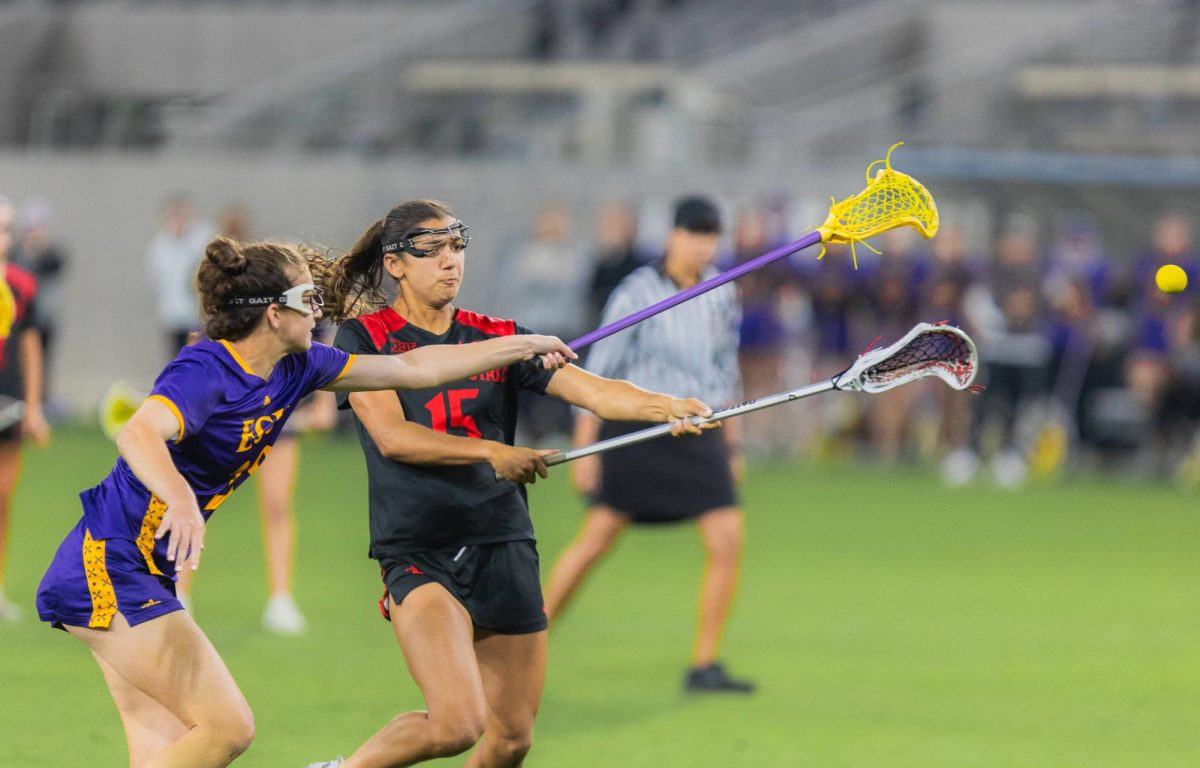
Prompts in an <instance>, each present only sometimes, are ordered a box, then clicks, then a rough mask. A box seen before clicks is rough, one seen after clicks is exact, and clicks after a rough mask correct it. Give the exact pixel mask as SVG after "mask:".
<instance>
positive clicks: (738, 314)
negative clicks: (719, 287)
mask: <svg viewBox="0 0 1200 768" xmlns="http://www.w3.org/2000/svg"><path fill="white" fill-rule="evenodd" d="M725 287H726V288H728V289H729V290H727V291H726V292H725V295H724V296H723V297H722V298H723V299H724V302H723V311H722V315H723V316H724V317H725V325H724V328H723V330H724V331H725V337H724V339H722V340H721V347H720V348H719V350H718V352H717V368H718V369H719V370H720V372H721V374H720V380H722V381H726V382H730V386H731V387H732V391H731V392H730V394H729V401H730V402H732V401H734V400H740V399H741V398H742V366H741V363H740V362H739V361H738V346H739V345H740V343H741V330H742V302H741V298H740V291H739V290H738V289H737V288H736V287H734V286H732V285H729V286H725Z"/></svg>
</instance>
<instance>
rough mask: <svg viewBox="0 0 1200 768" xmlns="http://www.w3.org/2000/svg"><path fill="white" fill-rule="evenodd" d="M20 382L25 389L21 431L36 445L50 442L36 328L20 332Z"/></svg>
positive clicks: (40, 342) (39, 346)
mask: <svg viewBox="0 0 1200 768" xmlns="http://www.w3.org/2000/svg"><path fill="white" fill-rule="evenodd" d="M20 351H21V378H22V379H23V381H22V382H21V383H22V384H23V385H24V389H25V393H24V394H25V397H24V399H25V417H24V419H23V429H24V430H26V431H27V433H28V434H29V436H30V437H32V438H33V441H34V442H35V443H37V444H38V445H45V444H46V443H47V442H48V441H49V440H50V427H49V425H47V424H46V418H45V415H44V414H43V412H42V375H43V369H42V366H43V364H44V361H43V357H42V336H41V334H40V333H39V332H38V331H37V329H36V328H26V329H25V330H24V331H22V332H21V338H20Z"/></svg>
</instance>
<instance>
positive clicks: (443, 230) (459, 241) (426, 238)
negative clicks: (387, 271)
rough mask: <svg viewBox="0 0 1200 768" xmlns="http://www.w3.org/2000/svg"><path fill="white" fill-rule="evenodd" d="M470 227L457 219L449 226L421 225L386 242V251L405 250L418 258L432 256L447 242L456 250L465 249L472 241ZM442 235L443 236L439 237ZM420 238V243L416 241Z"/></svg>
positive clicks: (384, 249)
mask: <svg viewBox="0 0 1200 768" xmlns="http://www.w3.org/2000/svg"><path fill="white" fill-rule="evenodd" d="M468 229H469V227H468V226H467V225H466V224H463V223H462V221H459V220H455V222H454V223H453V224H451V225H450V226H448V227H438V228H436V229H430V228H428V227H421V228H420V229H410V230H408V231H407V232H405V233H404V234H403V235H401V236H400V239H399V240H396V241H394V242H390V243H384V245H383V252H384V253H396V252H398V251H403V252H404V253H407V254H411V255H413V256H416V257H418V258H424V257H426V256H432V255H433V254H435V253H437V252H438V251H440V250H441V249H442V248H443V247H445V245H446V244H447V243H449V244H450V247H451V248H453V249H454V250H456V251H462V250H465V249H466V247H467V244H468V243H470V242H471V236H470V235H468V234H467V230H468ZM439 236H442V237H439ZM418 238H420V239H421V243H420V245H418V244H417V243H415V242H414V241H415V240H416V239H418Z"/></svg>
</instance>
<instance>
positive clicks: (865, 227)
mask: <svg viewBox="0 0 1200 768" xmlns="http://www.w3.org/2000/svg"><path fill="white" fill-rule="evenodd" d="M903 143H904V142H902V141H901V142H898V143H896V144H893V145H892V146H891V147H890V148H889V149H888V151H887V156H886V157H884V158H883V159H882V160H876V161H875V162H873V163H871V164H870V165H868V166H867V173H866V177H867V188H866V189H864V190H863V191H862V192H859V193H858V194H857V195H854V196H853V197H848V198H846V199H845V200H841V201H839V202H835V203H833V204H832V205H831V206H830V208H829V216H828V218H826V219H825V223H824V224H822V225H821V226H819V227H817V231H819V232H820V233H821V242H823V243H849V244H850V251H851V253H852V254H853V253H854V245H855V243H859V242H862V241H863V240H865V239H866V238H868V237H872V236H874V235H878V234H879V233H880V232H886V231H887V230H889V229H895V228H896V227H900V226H910V227H912V228H913V229H915V230H917V231H918V232H920V233H921V234H922V235H923V236H924V237H925V238H926V239H928V238H931V237H933V236H934V235H936V234H937V231H938V211H937V204H936V203H934V201H933V195H931V194H929V190H927V189H925V186H924V185H923V184H921V182H919V181H917V180H916V179H914V178H913V177H912V176H909V175H907V174H904V173H900V172H899V171H897V170H895V169H893V168H892V152H893V151H894V150H895V149H896V147H898V146H900V145H901V144H903ZM880 163H882V164H883V167H882V168H880V169H879V170H878V171H876V173H875V178H871V170H872V169H873V168H874V167H875V166H877V165H879V164H880ZM863 245H866V246H867V247H868V248H871V246H870V245H868V244H867V243H863ZM871 250H873V251H874V250H875V249H874V248H871ZM876 253H878V251H876ZM824 255H825V251H824V249H822V250H821V254H820V256H818V257H817V258H821V257H823V256H824ZM854 266H855V267H856V268H857V267H858V258H857V256H855V259H854Z"/></svg>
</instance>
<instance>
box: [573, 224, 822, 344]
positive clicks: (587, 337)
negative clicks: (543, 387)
mask: <svg viewBox="0 0 1200 768" xmlns="http://www.w3.org/2000/svg"><path fill="white" fill-rule="evenodd" d="M819 242H821V233H820V231H813V232H809V233H808V234H807V235H805V236H804V237H802V238H800V239H799V240H797V241H795V242H794V243H788V244H787V245H784V246H781V247H779V248H776V249H775V250H773V251H771V252H770V253H764V254H763V255H762V256H759V257H758V258H756V259H751V260H750V261H747V262H746V263H745V264H739V265H738V266H736V267H734V268H733V269H731V270H729V271H728V272H722V273H721V274H719V275H717V276H716V277H713V278H709V279H708V280H705V281H704V282H702V283H697V284H696V285H693V286H692V287H691V288H688V289H686V290H683V291H680V292H679V293H677V294H675V295H674V296H670V297H668V298H665V299H663V300H662V301H660V302H658V303H657V304H652V305H650V306H649V307H646V308H645V309H641V310H638V311H637V312H634V313H633V314H632V315H627V316H625V317H623V318H621V319H620V320H617V321H616V322H613V323H609V324H608V325H606V326H604V327H603V328H597V329H596V330H594V331H592V332H591V333H585V334H584V335H582V336H580V337H579V338H578V339H575V341H572V342H571V343H570V344H569V345H568V346H570V347H571V349H575V350H578V349H580V348H582V347H586V346H587V345H588V344H591V343H592V342H595V341H600V339H603V338H604V337H606V336H612V335H613V334H614V333H616V332H617V331H623V330H625V329H626V328H628V327H629V326H631V325H635V324H637V323H640V322H642V321H643V320H645V319H646V318H648V317H653V316H654V315H657V314H658V313H659V312H664V311H666V310H668V309H670V308H671V307H673V306H675V305H676V304H682V303H683V302H685V301H687V300H688V299H694V298H695V297H697V296H699V295H700V294H702V293H707V292H708V291H711V290H712V289H713V288H716V287H718V286H721V285H724V284H725V283H728V282H729V281H730V280H736V279H738V278H739V277H741V276H742V275H744V274H746V273H747V272H753V271H754V270H756V269H758V268H759V267H761V266H764V265H766V264H770V263H771V262H772V261H776V260H778V259H782V258H783V257H784V256H790V255H792V254H793V253H795V252H796V251H802V250H804V249H805V248H807V247H808V246H810V245H816V244H817V243H819Z"/></svg>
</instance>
